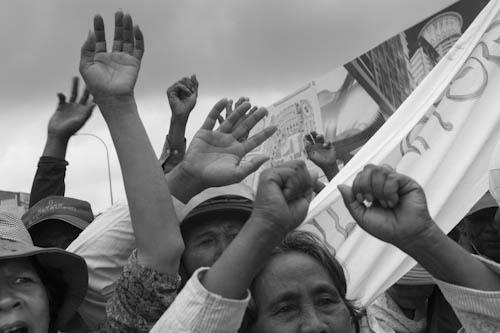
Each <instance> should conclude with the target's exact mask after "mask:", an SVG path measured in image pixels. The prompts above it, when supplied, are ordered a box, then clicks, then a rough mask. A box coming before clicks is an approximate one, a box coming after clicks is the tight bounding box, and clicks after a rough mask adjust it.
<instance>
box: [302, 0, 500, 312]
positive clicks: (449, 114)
mask: <svg viewBox="0 0 500 333" xmlns="http://www.w3.org/2000/svg"><path fill="white" fill-rule="evenodd" d="M499 138H500V1H498V0H495V1H491V2H490V3H489V4H488V5H487V6H486V7H485V8H484V10H483V11H482V12H481V13H480V14H479V15H478V16H477V17H476V19H475V20H474V22H473V23H472V24H471V25H470V26H469V28H468V29H467V31H465V33H464V34H463V35H462V37H461V38H460V39H459V40H458V41H457V42H456V43H455V45H454V46H453V47H452V48H451V49H450V51H449V52H448V53H447V54H446V56H445V57H443V58H442V59H441V60H440V61H439V63H438V64H437V65H436V67H434V69H433V70H432V71H431V72H430V73H429V74H428V75H427V76H426V77H425V79H424V80H423V81H422V82H421V83H420V84H419V86H418V87H417V88H416V89H415V90H414V91H413V93H412V94H411V95H410V96H409V97H408V98H407V99H406V100H405V102H404V103H403V104H402V105H401V106H400V107H399V108H398V110H397V111H396V112H395V113H394V114H393V115H392V116H391V117H390V118H389V119H388V120H387V121H386V123H385V124H384V125H383V126H382V127H381V128H380V129H379V130H378V131H377V132H376V133H375V134H374V135H373V137H372V138H371V139H370V140H369V141H368V142H367V143H366V144H365V145H364V146H363V147H362V148H361V150H360V151H359V152H358V153H357V154H356V155H355V156H354V157H353V158H352V159H351V160H350V162H349V163H348V164H347V165H346V166H345V167H344V168H343V169H341V170H340V172H339V173H338V174H337V176H336V177H335V178H334V179H333V180H332V181H331V182H330V183H329V184H328V185H327V186H326V188H325V189H324V190H323V191H322V192H321V193H319V194H318V195H317V196H316V198H315V199H314V200H313V201H312V203H311V206H310V210H309V214H308V217H307V218H306V220H305V222H304V224H303V225H302V226H301V228H303V229H306V230H310V231H313V232H315V233H317V234H318V235H320V236H321V237H322V238H323V239H324V240H326V242H327V243H328V244H329V246H330V247H331V249H334V250H335V251H336V254H337V257H338V258H339V259H340V260H341V262H342V263H343V264H344V267H345V268H346V271H347V275H348V281H349V288H348V294H349V297H353V298H356V299H358V300H359V301H361V303H362V304H365V305H366V304H369V303H370V302H371V301H372V300H374V298H375V297H377V296H378V295H379V294H380V293H381V292H383V291H384V290H385V289H387V288H388V287H389V286H390V285H392V284H393V283H394V282H396V281H397V280H398V279H400V278H401V277H402V276H403V275H404V274H406V273H407V272H408V271H409V270H410V269H411V268H412V267H413V266H414V265H415V261H414V260H413V259H411V258H410V257H408V256H407V255H405V254H404V253H402V252H401V251H399V250H398V249H396V248H395V247H393V246H391V245H388V244H386V243H384V242H381V241H379V240H377V239H375V238H373V237H371V236H370V235H368V234H367V233H365V232H364V231H363V230H361V229H360V228H359V227H358V226H357V225H356V224H355V223H354V221H353V219H352V217H351V216H350V215H349V213H348V212H347V209H346V208H345V206H344V204H343V202H342V198H341V196H340V193H339V191H338V189H337V185H338V184H341V183H345V184H351V183H352V181H353V179H354V177H355V175H356V174H357V173H358V172H359V171H360V170H361V169H362V168H363V167H364V165H366V164H369V163H373V164H384V163H385V164H389V165H391V166H393V167H394V168H396V169H397V171H398V172H400V173H404V174H407V175H408V176H410V177H413V178H414V179H415V180H417V181H418V182H419V183H420V184H421V185H422V186H423V187H424V189H425V193H426V195H427V201H428V204H429V210H430V212H431V215H432V216H433V218H434V220H435V221H436V223H437V224H438V225H439V226H440V227H441V228H442V229H443V230H444V231H445V232H449V231H450V230H451V229H452V228H453V227H454V226H455V225H456V224H457V223H458V222H459V221H460V220H461V219H462V217H463V216H464V215H465V214H466V213H467V211H468V210H469V209H470V208H471V207H472V205H473V204H474V203H475V202H476V201H477V200H478V199H479V198H480V197H481V196H482V195H483V194H484V192H486V191H487V189H488V164H489V159H490V156H491V154H492V151H493V148H494V147H495V145H496V143H497V141H498V140H499Z"/></svg>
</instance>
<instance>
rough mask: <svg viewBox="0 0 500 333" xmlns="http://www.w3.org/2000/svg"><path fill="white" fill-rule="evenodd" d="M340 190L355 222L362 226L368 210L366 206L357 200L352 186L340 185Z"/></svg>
mask: <svg viewBox="0 0 500 333" xmlns="http://www.w3.org/2000/svg"><path fill="white" fill-rule="evenodd" d="M338 189H339V192H340V194H341V195H342V199H343V200H344V204H345V206H346V208H347V210H348V211H349V213H350V214H351V215H352V217H353V218H354V220H356V222H358V223H359V224H362V222H363V216H364V215H365V212H366V209H367V208H366V207H365V205H363V204H362V203H359V202H358V201H357V200H356V198H355V197H354V194H353V193H352V188H351V187H350V186H347V185H344V184H340V185H338Z"/></svg>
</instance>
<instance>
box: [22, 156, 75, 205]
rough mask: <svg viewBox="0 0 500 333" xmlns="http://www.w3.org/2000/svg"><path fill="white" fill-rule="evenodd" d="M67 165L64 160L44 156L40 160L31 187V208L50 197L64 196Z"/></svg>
mask: <svg viewBox="0 0 500 333" xmlns="http://www.w3.org/2000/svg"><path fill="white" fill-rule="evenodd" d="M67 165H68V162H66V161H65V160H64V159H60V158H56V157H52V156H42V157H41V158H40V161H39V162H38V166H37V169H36V173H35V178H34V179H33V184H32V186H31V191H30V203H29V207H30V208H31V207H32V206H33V205H35V204H36V203H37V202H38V201H40V200H42V199H44V198H46V197H48V196H51V195H58V196H64V192H65V184H64V178H65V176H66V166H67Z"/></svg>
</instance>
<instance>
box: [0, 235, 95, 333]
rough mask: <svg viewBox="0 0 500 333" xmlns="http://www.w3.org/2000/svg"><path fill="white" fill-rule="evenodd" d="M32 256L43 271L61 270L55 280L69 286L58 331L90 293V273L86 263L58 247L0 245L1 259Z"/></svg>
mask: <svg viewBox="0 0 500 333" xmlns="http://www.w3.org/2000/svg"><path fill="white" fill-rule="evenodd" d="M29 257H34V258H36V259H37V261H38V263H39V264H40V266H41V267H42V268H49V269H56V270H58V271H59V272H60V273H59V274H57V276H54V279H56V280H59V281H61V282H63V283H65V284H66V286H67V290H66V293H65V295H64V301H63V304H62V305H61V308H60V309H59V311H58V317H57V322H56V328H58V329H60V328H62V326H63V325H64V324H66V323H67V322H68V321H69V320H70V319H71V318H72V317H73V315H74V314H75V313H76V310H77V309H78V307H79V306H80V304H81V303H82V301H83V298H84V297H85V295H86V293H87V287H88V272H87V265H86V263H85V260H84V259H83V258H82V257H80V256H78V255H76V254H73V253H71V252H68V251H65V250H62V249H58V248H41V247H37V246H33V245H29V244H25V243H22V242H17V241H10V240H7V239H2V241H1V242H0V260H5V259H17V258H29Z"/></svg>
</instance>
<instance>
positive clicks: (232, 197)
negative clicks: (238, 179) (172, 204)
mask: <svg viewBox="0 0 500 333" xmlns="http://www.w3.org/2000/svg"><path fill="white" fill-rule="evenodd" d="M254 199H255V194H254V191H253V190H252V188H251V187H250V186H248V185H246V184H244V183H237V184H232V185H227V186H221V187H211V188H208V189H206V190H204V191H202V192H200V193H199V194H198V195H196V196H194V197H193V198H192V199H191V200H189V202H188V203H187V204H186V206H184V209H183V210H182V212H181V216H180V220H181V221H182V222H181V223H182V224H181V227H182V226H183V225H185V222H186V221H189V220H191V219H192V218H194V217H197V216H200V215H203V214H207V213H216V212H220V213H221V214H222V213H243V214H244V215H243V216H249V215H250V213H251V212H252V208H253V201H254Z"/></svg>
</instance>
